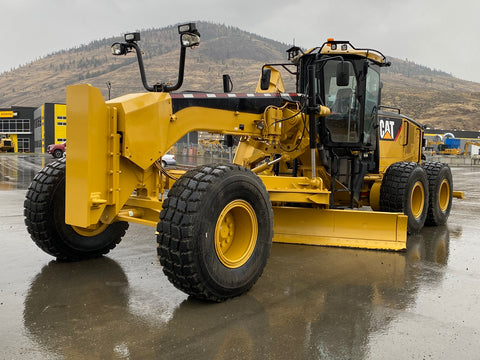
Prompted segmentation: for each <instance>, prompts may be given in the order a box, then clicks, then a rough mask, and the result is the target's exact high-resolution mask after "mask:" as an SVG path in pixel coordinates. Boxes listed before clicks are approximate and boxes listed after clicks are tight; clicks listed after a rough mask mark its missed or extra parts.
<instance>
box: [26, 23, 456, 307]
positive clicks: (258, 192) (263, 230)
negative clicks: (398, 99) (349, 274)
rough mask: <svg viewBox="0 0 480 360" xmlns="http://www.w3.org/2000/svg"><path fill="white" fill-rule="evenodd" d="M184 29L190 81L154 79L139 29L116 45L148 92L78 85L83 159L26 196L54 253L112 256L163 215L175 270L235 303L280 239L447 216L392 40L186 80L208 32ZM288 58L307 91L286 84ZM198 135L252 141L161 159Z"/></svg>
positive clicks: (388, 235) (29, 212)
mask: <svg viewBox="0 0 480 360" xmlns="http://www.w3.org/2000/svg"><path fill="white" fill-rule="evenodd" d="M178 30H179V34H180V43H181V51H180V65H179V74H178V80H177V83H176V84H174V85H171V84H169V83H157V84H155V85H153V86H151V85H149V84H148V82H147V77H146V74H145V69H144V65H143V59H142V52H141V50H140V48H139V45H138V41H139V40H140V34H139V33H131V34H126V35H125V42H121V43H115V44H113V46H112V53H113V54H114V55H127V54H128V53H130V52H135V53H136V56H137V58H138V64H139V68H140V74H141V79H142V83H143V85H144V87H145V89H146V90H147V92H146V93H141V94H129V95H125V96H121V97H119V98H116V99H112V100H109V101H105V100H104V99H103V97H102V95H101V93H100V90H99V89H97V88H94V87H92V86H90V85H74V86H69V87H68V88H67V117H68V125H67V133H68V142H69V144H68V146H69V151H68V157H67V158H66V159H62V160H59V161H56V162H54V163H52V164H50V165H48V166H47V167H46V168H44V169H43V170H41V171H40V172H39V173H38V174H37V175H36V176H35V178H34V180H33V182H32V184H31V185H30V187H29V190H28V192H27V195H26V200H25V217H26V220H25V221H26V225H27V228H28V231H29V233H30V234H31V237H32V238H33V240H34V241H35V243H36V244H37V245H38V246H39V247H40V248H41V249H43V250H44V251H46V252H47V253H49V254H51V255H53V256H55V257H57V258H59V259H68V260H81V259H87V258H92V257H98V256H101V255H103V254H106V253H108V252H109V251H110V250H111V249H113V248H114V247H115V246H116V244H118V243H119V242H120V240H121V238H122V236H123V235H124V234H125V231H126V230H127V228H128V223H129V222H134V223H138V224H143V225H147V226H152V227H155V228H156V230H157V231H156V237H157V243H158V248H157V251H158V256H159V258H160V263H161V265H162V266H163V269H164V273H165V274H166V275H167V277H168V279H169V280H170V281H171V282H172V283H173V284H174V285H175V286H176V287H177V288H179V289H181V290H182V291H184V292H186V293H188V294H190V295H192V296H194V297H196V298H200V299H208V300H212V301H223V300H226V299H228V298H231V297H234V296H238V295H240V294H242V293H244V292H246V291H248V290H249V289H250V288H251V287H252V286H253V284H254V283H255V282H256V281H257V279H258V278H259V277H260V275H261V274H262V272H263V269H264V267H265V264H266V262H267V258H268V256H269V253H270V248H271V244H272V241H278V242H286V243H295V244H310V245H329V246H340V247H357V248H367V249H385V250H402V249H405V247H406V237H407V231H408V232H417V231H419V230H420V229H421V228H422V227H423V226H424V224H425V223H427V224H431V225H438V224H443V223H445V222H446V221H447V218H448V216H449V213H450V209H451V205H452V195H454V193H453V185H452V175H451V172H450V169H449V167H448V166H447V165H445V164H442V163H430V162H427V163H425V162H424V163H422V142H423V128H422V126H420V125H419V124H417V123H416V122H414V121H413V120H411V119H409V118H407V117H405V116H403V115H401V114H400V111H396V110H395V109H393V110H392V109H381V105H380V98H381V94H380V90H381V83H380V68H381V67H384V66H388V65H389V63H388V62H387V61H386V59H385V56H383V55H382V54H381V53H380V52H378V51H376V50H371V49H357V48H355V47H354V46H352V45H351V44H350V43H349V42H347V41H334V40H328V41H327V42H326V43H324V44H323V45H322V46H320V47H317V48H313V49H310V50H308V51H306V52H303V51H302V50H301V49H300V48H298V47H292V48H290V49H289V50H287V53H288V60H289V62H288V63H285V64H266V65H264V66H263V68H262V71H261V75H260V79H259V82H258V86H257V89H256V90H255V92H252V93H245V94H238V93H237V94H233V93H230V92H228V90H229V89H228V86H226V87H225V92H224V93H221V94H211V93H201V92H175V91H176V90H178V89H179V88H180V87H181V85H182V82H183V77H184V67H185V56H186V49H187V48H190V47H195V46H197V45H198V44H199V41H200V35H199V33H198V31H197V29H196V27H195V24H192V23H190V24H185V25H180V26H178ZM282 68H283V69H285V70H287V71H288V72H290V73H291V74H292V75H293V76H295V77H296V91H295V93H286V92H285V88H284V84H283V80H282V77H281V71H280V70H279V69H282ZM227 83H228V81H227ZM191 131H208V132H211V133H217V134H223V135H226V136H227V138H228V137H231V136H236V137H238V139H239V143H238V146H237V150H236V152H235V156H234V158H233V161H232V162H231V163H228V164H212V165H204V166H200V167H197V168H195V169H193V170H189V171H183V170H179V169H165V168H162V166H161V165H160V164H161V163H160V162H159V161H158V159H160V158H161V157H162V156H163V155H164V154H165V153H166V152H167V150H168V149H170V148H171V147H172V146H173V145H174V144H175V143H176V142H177V141H178V140H179V139H180V138H182V137H183V136H184V135H185V134H187V133H188V132H191ZM227 143H233V141H227ZM365 206H370V207H371V209H372V210H374V211H370V210H368V211H367V210H363V209H362V210H358V208H361V207H365Z"/></svg>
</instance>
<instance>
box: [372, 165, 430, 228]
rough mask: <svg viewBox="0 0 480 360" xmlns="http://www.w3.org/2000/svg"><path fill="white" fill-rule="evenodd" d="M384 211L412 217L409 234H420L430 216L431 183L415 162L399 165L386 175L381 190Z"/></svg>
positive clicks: (382, 209) (409, 222)
mask: <svg viewBox="0 0 480 360" xmlns="http://www.w3.org/2000/svg"><path fill="white" fill-rule="evenodd" d="M380 210H381V211H388V212H402V213H404V214H405V215H407V216H408V223H407V231H408V233H409V234H413V233H416V232H419V231H420V230H421V229H422V228H423V225H424V224H425V220H426V218H427V212H428V180H427V174H426V173H425V170H424V169H423V168H422V167H421V166H420V165H419V164H417V163H415V162H397V163H394V164H392V165H390V166H389V167H388V169H387V171H386V172H385V175H384V177H383V180H382V186H381V187H380Z"/></svg>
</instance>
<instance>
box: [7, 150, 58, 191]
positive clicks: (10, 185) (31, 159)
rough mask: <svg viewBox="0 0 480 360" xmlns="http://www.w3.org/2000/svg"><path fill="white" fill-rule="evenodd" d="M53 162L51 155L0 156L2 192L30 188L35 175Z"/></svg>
mask: <svg viewBox="0 0 480 360" xmlns="http://www.w3.org/2000/svg"><path fill="white" fill-rule="evenodd" d="M52 161H54V159H53V157H52V156H51V155H49V154H47V155H32V154H24V155H23V154H0V190H9V189H26V188H28V185H30V182H31V181H32V179H33V177H34V176H35V174H36V173H37V172H39V171H40V170H41V169H42V168H44V167H45V166H46V165H47V164H48V163H50V162H52Z"/></svg>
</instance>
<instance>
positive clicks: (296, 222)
mask: <svg viewBox="0 0 480 360" xmlns="http://www.w3.org/2000/svg"><path fill="white" fill-rule="evenodd" d="M273 210H274V211H273V212H274V237H273V241H274V242H281V243H291V244H306V245H323V246H336V247H351V248H362V249H376V250H392V251H399V250H404V249H406V242H407V216H406V215H403V214H399V213H388V212H374V211H358V210H332V209H306V208H289V207H274V208H273Z"/></svg>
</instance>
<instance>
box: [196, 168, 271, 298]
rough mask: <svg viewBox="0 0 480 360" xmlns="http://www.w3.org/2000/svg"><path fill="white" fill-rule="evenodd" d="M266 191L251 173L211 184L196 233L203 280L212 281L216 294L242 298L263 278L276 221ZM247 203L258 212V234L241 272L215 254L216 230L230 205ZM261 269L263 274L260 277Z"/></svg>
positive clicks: (229, 177) (201, 203) (239, 174)
mask: <svg viewBox="0 0 480 360" xmlns="http://www.w3.org/2000/svg"><path fill="white" fill-rule="evenodd" d="M262 187H264V186H263V183H262V182H261V180H260V179H259V178H255V177H252V176H248V173H247V172H233V173H231V174H229V176H227V177H225V178H223V179H221V181H218V182H215V183H213V184H210V186H209V187H208V188H207V189H206V193H205V196H204V197H203V200H202V201H201V202H200V208H201V209H202V210H203V211H201V212H199V213H198V216H201V217H202V218H203V219H198V221H196V224H197V226H195V228H194V233H195V235H196V236H197V237H198V238H197V241H195V245H196V247H197V248H196V249H195V251H194V253H195V256H198V257H199V258H198V265H199V268H200V270H201V273H202V276H203V277H204V278H206V279H209V280H211V281H208V283H209V285H210V286H211V288H212V291H214V292H218V291H220V293H221V294H222V295H225V292H231V296H235V295H236V294H241V293H243V292H244V291H246V290H248V289H249V288H250V287H251V284H252V281H253V282H254V281H256V279H257V278H258V277H259V276H260V274H261V271H263V268H264V266H265V263H266V260H267V258H268V256H269V254H270V247H271V238H272V237H273V230H272V229H273V220H272V216H271V207H270V206H271V205H270V199H269V198H268V193H267V192H266V190H265V191H261V190H260V189H261V188H262ZM234 200H244V201H246V202H248V203H249V204H250V206H252V208H253V209H254V212H255V215H256V218H257V224H258V234H257V239H256V244H255V248H254V250H253V253H252V255H251V256H250V258H249V259H248V260H247V261H246V262H245V264H243V265H242V266H240V267H238V268H228V267H226V266H225V265H224V264H223V263H222V262H221V261H220V260H219V258H218V256H217V253H216V251H215V226H216V223H217V220H218V218H219V216H220V213H221V212H222V210H223V209H224V208H225V206H226V205H228V204H229V203H230V202H232V201H234ZM259 269H260V274H259Z"/></svg>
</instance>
